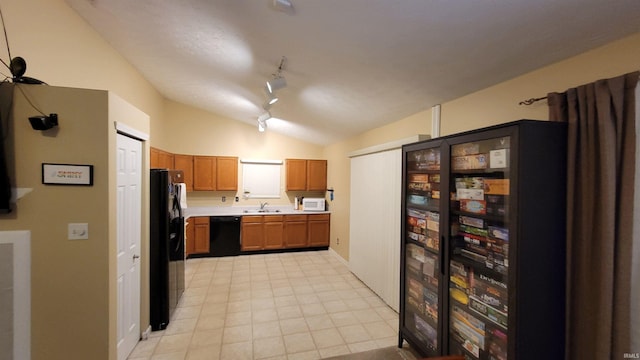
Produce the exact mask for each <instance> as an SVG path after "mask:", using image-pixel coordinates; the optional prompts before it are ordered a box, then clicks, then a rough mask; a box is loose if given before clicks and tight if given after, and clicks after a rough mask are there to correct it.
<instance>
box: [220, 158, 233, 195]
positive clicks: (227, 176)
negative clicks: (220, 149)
mask: <svg viewBox="0 0 640 360" xmlns="http://www.w3.org/2000/svg"><path fill="white" fill-rule="evenodd" d="M216 162H217V168H216V180H217V183H216V190H219V191H236V190H238V158H237V157H222V156H218V157H217V158H216Z"/></svg>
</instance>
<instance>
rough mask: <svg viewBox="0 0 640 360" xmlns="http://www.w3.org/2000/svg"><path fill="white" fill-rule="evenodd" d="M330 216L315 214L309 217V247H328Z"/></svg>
mask: <svg viewBox="0 0 640 360" xmlns="http://www.w3.org/2000/svg"><path fill="white" fill-rule="evenodd" d="M330 221H331V215H329V214H317V215H309V217H308V221H307V224H308V227H309V246H310V247H318V246H329V236H330V235H329V231H330V229H331V223H330Z"/></svg>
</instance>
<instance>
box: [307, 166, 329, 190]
mask: <svg viewBox="0 0 640 360" xmlns="http://www.w3.org/2000/svg"><path fill="white" fill-rule="evenodd" d="M307 190H309V191H325V190H327V160H307Z"/></svg>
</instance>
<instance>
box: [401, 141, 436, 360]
mask: <svg viewBox="0 0 640 360" xmlns="http://www.w3.org/2000/svg"><path fill="white" fill-rule="evenodd" d="M430 144H431V146H430V147H422V146H421V147H420V148H419V149H417V150H415V151H411V150H409V151H407V152H405V153H404V159H405V161H404V162H403V167H404V173H405V177H404V181H403V184H404V196H403V201H402V203H403V206H402V208H403V213H402V219H403V224H402V229H403V230H402V232H403V237H402V239H403V242H402V247H403V251H402V253H401V256H402V258H401V263H402V270H401V282H400V284H401V285H400V287H401V289H402V292H403V294H404V296H403V297H402V299H401V300H402V301H401V303H400V308H401V313H402V316H401V318H400V328H401V329H402V330H403V331H402V333H404V334H405V336H406V337H407V338H408V339H411V340H412V343H413V344H414V346H420V350H421V352H422V353H425V354H429V355H436V354H440V353H441V352H442V349H441V346H442V345H441V344H442V340H441V337H442V332H441V331H440V328H441V327H442V324H441V322H442V316H441V312H442V310H441V308H442V306H441V302H442V297H443V296H442V294H443V291H444V284H443V279H444V277H443V273H442V270H443V268H442V259H443V258H442V252H443V248H442V244H441V242H440V238H441V235H440V233H441V226H440V215H441V214H440V211H441V207H440V204H441V195H442V194H443V193H442V190H443V189H441V187H440V184H441V181H440V180H441V153H440V152H441V149H440V147H439V146H438V144H439V142H431V143H430ZM446 194H447V192H446V190H445V192H444V195H445V202H446ZM400 345H402V336H401V337H400Z"/></svg>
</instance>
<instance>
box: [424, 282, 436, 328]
mask: <svg viewBox="0 0 640 360" xmlns="http://www.w3.org/2000/svg"><path fill="white" fill-rule="evenodd" d="M423 299H424V314H425V315H427V316H428V317H429V318H431V319H433V320H434V321H438V293H437V292H434V291H432V290H431V289H429V288H426V287H425V288H424V291H423Z"/></svg>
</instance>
